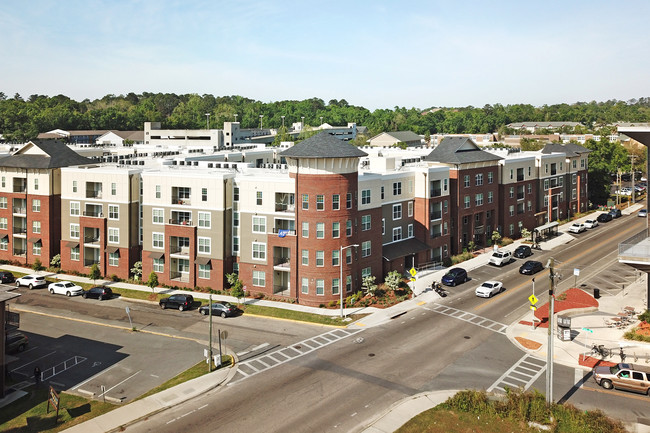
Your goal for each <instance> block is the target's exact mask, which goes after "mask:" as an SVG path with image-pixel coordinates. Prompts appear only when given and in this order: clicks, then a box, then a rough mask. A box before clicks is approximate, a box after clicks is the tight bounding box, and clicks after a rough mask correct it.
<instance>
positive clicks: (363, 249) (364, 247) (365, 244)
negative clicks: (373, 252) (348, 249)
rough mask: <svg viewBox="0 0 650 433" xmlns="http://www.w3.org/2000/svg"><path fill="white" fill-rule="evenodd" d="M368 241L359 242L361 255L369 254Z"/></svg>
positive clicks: (366, 255)
mask: <svg viewBox="0 0 650 433" xmlns="http://www.w3.org/2000/svg"><path fill="white" fill-rule="evenodd" d="M370 245H371V244H370V241H363V242H361V257H368V256H370Z"/></svg>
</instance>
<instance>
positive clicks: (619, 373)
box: [592, 363, 650, 394]
mask: <svg viewBox="0 0 650 433" xmlns="http://www.w3.org/2000/svg"><path fill="white" fill-rule="evenodd" d="M592 372H593V377H594V380H595V381H596V383H597V384H598V385H600V386H602V387H603V388H605V389H612V388H616V389H624V390H627V391H634V392H640V393H642V394H648V392H649V391H650V367H647V366H645V365H638V364H626V363H619V364H616V365H614V366H611V367H609V366H598V367H595V368H594V369H593V371H592Z"/></svg>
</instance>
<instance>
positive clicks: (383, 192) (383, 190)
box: [381, 186, 384, 200]
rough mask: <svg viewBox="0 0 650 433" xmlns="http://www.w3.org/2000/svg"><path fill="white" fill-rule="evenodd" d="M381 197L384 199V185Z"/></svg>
mask: <svg viewBox="0 0 650 433" xmlns="http://www.w3.org/2000/svg"><path fill="white" fill-rule="evenodd" d="M381 199H382V200H383V199H384V187H383V186H382V187H381Z"/></svg>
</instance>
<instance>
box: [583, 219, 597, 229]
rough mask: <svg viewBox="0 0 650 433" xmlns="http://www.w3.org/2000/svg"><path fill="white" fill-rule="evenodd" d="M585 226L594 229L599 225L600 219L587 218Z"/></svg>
mask: <svg viewBox="0 0 650 433" xmlns="http://www.w3.org/2000/svg"><path fill="white" fill-rule="evenodd" d="M585 227H587V228H588V229H593V228H594V227H598V221H597V220H585Z"/></svg>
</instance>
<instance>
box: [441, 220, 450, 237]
mask: <svg viewBox="0 0 650 433" xmlns="http://www.w3.org/2000/svg"><path fill="white" fill-rule="evenodd" d="M442 232H443V234H445V235H446V234H447V233H448V232H449V230H448V228H447V221H445V222H444V223H442Z"/></svg>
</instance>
